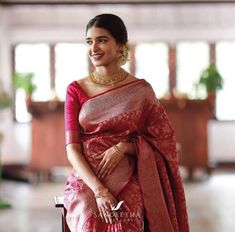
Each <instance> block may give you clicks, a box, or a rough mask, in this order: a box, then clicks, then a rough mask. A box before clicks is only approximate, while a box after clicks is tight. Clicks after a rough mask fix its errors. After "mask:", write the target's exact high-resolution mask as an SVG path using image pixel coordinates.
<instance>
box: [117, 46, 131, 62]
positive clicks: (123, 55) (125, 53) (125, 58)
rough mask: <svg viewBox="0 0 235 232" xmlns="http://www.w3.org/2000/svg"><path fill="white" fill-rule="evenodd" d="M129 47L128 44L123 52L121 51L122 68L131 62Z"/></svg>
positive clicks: (119, 60)
mask: <svg viewBox="0 0 235 232" xmlns="http://www.w3.org/2000/svg"><path fill="white" fill-rule="evenodd" d="M129 51H130V49H129V46H128V44H127V43H126V44H125V46H124V48H123V50H121V51H120V56H119V59H118V63H119V65H120V66H122V65H124V64H125V63H126V62H127V61H129Z"/></svg>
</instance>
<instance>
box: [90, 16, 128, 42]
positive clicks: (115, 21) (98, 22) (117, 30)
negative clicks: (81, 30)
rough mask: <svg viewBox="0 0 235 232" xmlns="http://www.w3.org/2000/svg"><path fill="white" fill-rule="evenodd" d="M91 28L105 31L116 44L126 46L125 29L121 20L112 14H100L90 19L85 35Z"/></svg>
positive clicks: (126, 36)
mask: <svg viewBox="0 0 235 232" xmlns="http://www.w3.org/2000/svg"><path fill="white" fill-rule="evenodd" d="M91 27H99V28H103V29H105V30H107V31H108V32H109V33H110V35H112V36H113V37H114V39H115V40H116V42H117V43H120V44H126V43H127V41H128V35H127V29H126V26H125V24H124V22H123V21H122V19H121V18H120V17H119V16H117V15H114V14H100V15H97V16H95V17H94V18H92V19H91V20H90V21H89V22H88V24H87V26H86V33H87V31H88V30H89V29H90V28H91Z"/></svg>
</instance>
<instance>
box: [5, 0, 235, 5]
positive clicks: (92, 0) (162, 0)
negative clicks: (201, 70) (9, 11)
mask: <svg viewBox="0 0 235 232" xmlns="http://www.w3.org/2000/svg"><path fill="white" fill-rule="evenodd" d="M110 3H111V4H123V3H124V4H192V3H193V4H202V3H213V4H215V3H216V4H225V3H235V0H224V1H220V0H0V5H3V6H4V5H5V6H8V5H41V4H53V5H69V4H110Z"/></svg>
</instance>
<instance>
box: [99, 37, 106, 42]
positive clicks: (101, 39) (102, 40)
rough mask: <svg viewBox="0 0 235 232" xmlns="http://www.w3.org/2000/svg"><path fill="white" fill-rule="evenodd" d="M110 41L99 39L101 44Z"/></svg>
mask: <svg viewBox="0 0 235 232" xmlns="http://www.w3.org/2000/svg"><path fill="white" fill-rule="evenodd" d="M107 41H108V40H107V39H106V38H99V43H106V42H107Z"/></svg>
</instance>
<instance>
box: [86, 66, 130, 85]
mask: <svg viewBox="0 0 235 232" xmlns="http://www.w3.org/2000/svg"><path fill="white" fill-rule="evenodd" d="M128 75H129V73H128V72H127V71H125V70H124V69H123V68H121V69H120V71H119V72H117V73H115V74H113V75H111V76H106V77H105V78H104V77H103V76H102V75H100V74H99V73H98V72H96V71H94V72H92V73H91V74H90V79H91V81H92V82H93V83H95V84H96V85H98V86H101V87H106V86H113V85H115V84H117V83H118V82H121V81H123V80H125V79H126V78H127V76H128Z"/></svg>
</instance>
